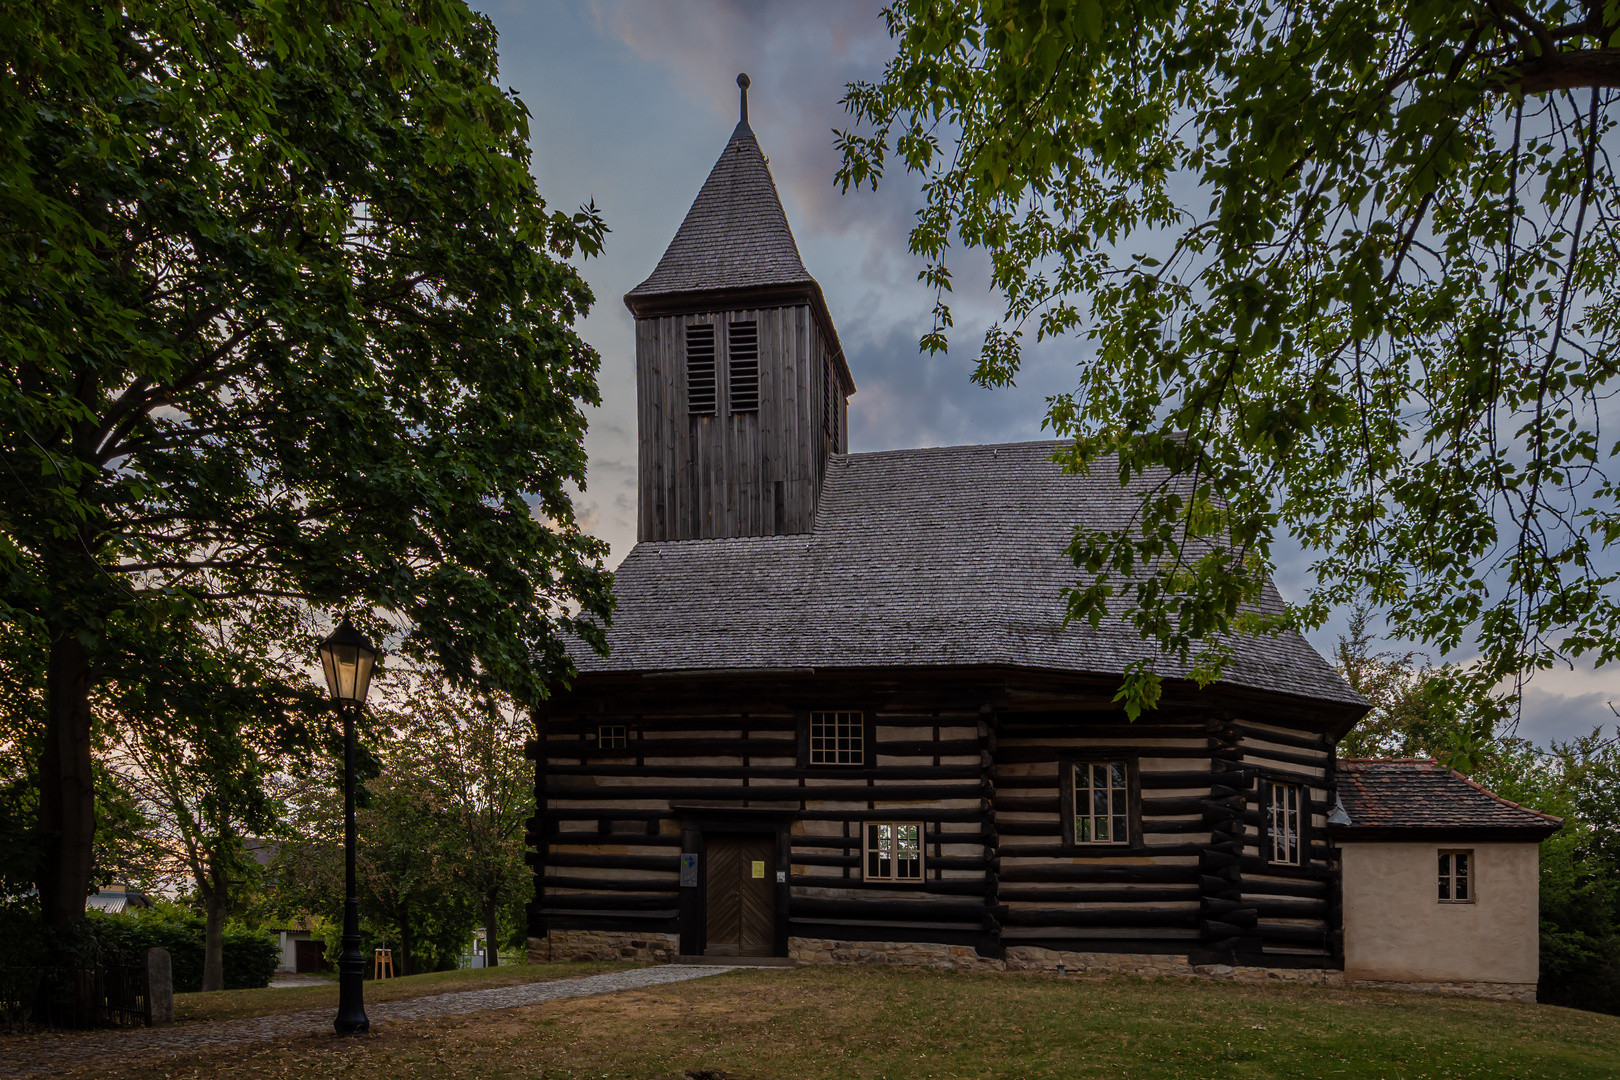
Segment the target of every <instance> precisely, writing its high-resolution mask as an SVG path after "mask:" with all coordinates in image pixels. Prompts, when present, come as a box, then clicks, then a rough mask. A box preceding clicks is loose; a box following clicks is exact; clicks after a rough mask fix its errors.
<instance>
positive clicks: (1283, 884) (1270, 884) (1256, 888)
mask: <svg viewBox="0 0 1620 1080" xmlns="http://www.w3.org/2000/svg"><path fill="white" fill-rule="evenodd" d="M1328 890H1329V884H1328V882H1326V881H1264V880H1261V879H1260V878H1256V877H1252V876H1251V877H1248V878H1245V879H1244V881H1243V891H1244V892H1245V893H1254V894H1255V895H1258V896H1305V897H1312V898H1325V897H1326V896H1327V895H1328Z"/></svg>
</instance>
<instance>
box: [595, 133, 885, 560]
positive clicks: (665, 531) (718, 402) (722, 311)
mask: <svg viewBox="0 0 1620 1080" xmlns="http://www.w3.org/2000/svg"><path fill="white" fill-rule="evenodd" d="M624 302H625V305H626V306H627V307H628V308H629V309H630V312H631V314H633V315H634V316H635V317H636V406H637V415H636V426H637V430H638V433H639V439H638V442H639V446H638V453H637V477H638V480H637V487H638V488H639V489H640V491H639V500H638V504H637V513H636V521H637V526H636V535H637V539H638V540H641V541H661V540H706V539H719V538H731V537H745V536H770V535H777V536H783V535H795V534H800V533H808V532H810V531H812V530H813V529H814V527H815V520H816V507H817V505H818V504H819V502H820V499H821V492H822V487H823V484H824V481H825V479H826V474H827V457H828V455H829V454H830V453H841V452H843V451H844V450H846V449H847V448H848V442H849V439H848V435H847V433H846V432H845V430H844V424H845V423H846V422H847V420H846V417H847V415H848V414H847V411H846V407H845V398H846V396H847V393H853V388H852V384H851V382H850V375H849V366H848V364H847V363H846V361H845V359H844V355H843V347H842V346H841V345H840V344H839V341H838V331H837V329H836V328H835V327H834V326H833V323H832V315H831V313H830V312H829V311H828V310H827V302H826V298H825V297H823V296H822V293H821V286H819V285H817V284H816V280H815V278H813V277H811V276H810V272H809V271H808V270H806V269H805V266H804V260H803V259H802V258H800V256H799V249H798V245H797V243H795V241H794V239H793V231H792V229H791V228H789V226H788V221H787V215H786V214H785V213H784V212H783V210H782V200H781V199H780V198H779V197H778V195H777V192H776V182H775V181H774V180H773V179H772V178H771V171H770V167H769V165H768V164H767V163H766V160H765V155H764V153H763V152H762V151H761V150H760V147H759V141H758V139H756V138H755V136H754V132H753V130H752V129H751V128H749V126H748V124H747V122H746V120H744V121H743V122H742V123H739V124H738V125H737V127H736V130H734V131H733V132H732V133H731V139H730V140H729V141H728V142H727V144H726V149H725V152H724V153H722V154H721V155H720V157H719V159H718V160H717V161H716V162H715V165H714V169H713V170H712V171H711V172H710V174H709V178H708V179H707V180H705V181H704V183H703V187H702V189H701V190H700V191H699V192H698V195H697V198H696V199H695V200H693V202H692V206H691V209H690V210H688V211H687V214H686V217H685V219H684V220H682V222H681V226H680V228H679V229H678V230H677V231H676V234H675V237H674V239H673V240H671V241H670V244H669V247H668V248H667V249H666V250H665V251H664V255H663V257H662V258H661V259H659V261H658V265H657V267H655V268H654V269H653V272H652V274H651V275H650V276H648V278H647V280H645V281H643V282H642V283H641V284H639V285H637V286H636V287H635V288H634V289H632V290H630V292H629V293H627V294H625V298H624Z"/></svg>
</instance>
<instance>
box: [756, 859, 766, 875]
mask: <svg viewBox="0 0 1620 1080" xmlns="http://www.w3.org/2000/svg"><path fill="white" fill-rule="evenodd" d="M754 876H755V877H758V878H762V877H764V876H765V864H764V863H763V862H756V863H754Z"/></svg>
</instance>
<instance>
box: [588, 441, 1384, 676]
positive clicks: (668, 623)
mask: <svg viewBox="0 0 1620 1080" xmlns="http://www.w3.org/2000/svg"><path fill="white" fill-rule="evenodd" d="M1055 446H1056V444H1055V443H1053V442H1049V441H1047V442H1031V443H1016V444H1010V445H1001V446H955V447H946V448H941V449H927V450H894V451H885V452H882V453H872V454H849V455H845V456H835V457H833V458H831V459H830V460H829V462H828V466H827V479H826V486H825V487H824V489H823V493H822V498H821V504H820V507H819V509H818V512H817V514H816V521H815V526H814V530H813V531H812V532H809V533H804V534H800V535H792V536H769V537H745V538H736V539H719V540H686V541H678V542H646V543H641V544H637V545H636V547H635V548H634V549H633V550H632V551H631V552H630V554H629V555H628V556H627V557H626V558H625V560H624V562H623V564H622V565H621V566H620V567H619V569H618V571H617V574H616V579H615V586H614V587H615V591H616V592H617V594H618V600H619V604H618V609H617V611H616V613H615V615H614V621H613V627H612V629H611V631H610V632H609V634H608V640H609V642H610V643H611V645H612V652H611V654H610V655H609V656H608V657H607V658H606V659H603V658H600V657H597V656H595V655H580V654H582V653H585V652H586V650H584V649H578V648H576V649H575V650H574V652H575V656H576V662H577V663H578V665H579V667H580V670H581V671H584V672H609V671H618V672H638V671H678V670H693V669H709V670H714V669H749V668H752V669H761V668H764V669H781V668H813V667H822V668H849V667H891V666H917V667H936V666H958V665H1007V666H1017V667H1027V668H1037V669H1046V670H1055V671H1065V672H1081V673H1091V674H1102V675H1114V674H1119V673H1121V672H1123V670H1124V668H1125V665H1126V664H1128V663H1130V662H1131V661H1133V660H1136V659H1138V658H1140V657H1142V656H1145V655H1150V653H1151V651H1152V649H1153V646H1152V645H1150V644H1149V643H1147V642H1144V641H1143V640H1142V639H1141V638H1140V636H1139V635H1138V634H1137V633H1136V631H1135V630H1134V629H1133V628H1132V627H1131V626H1130V625H1129V624H1128V623H1126V622H1125V621H1124V620H1123V619H1117V618H1116V619H1107V620H1104V621H1103V623H1102V624H1101V625H1100V626H1098V627H1095V628H1093V627H1091V626H1090V625H1089V624H1079V625H1071V626H1068V627H1064V625H1063V616H1064V610H1065V601H1064V597H1063V594H1062V590H1063V589H1064V587H1066V586H1069V585H1072V584H1073V583H1074V581H1075V579H1076V576H1077V572H1076V570H1075V567H1074V565H1073V563H1072V562H1070V560H1069V559H1068V557H1067V556H1066V555H1065V554H1064V548H1065V546H1066V545H1067V544H1068V542H1069V540H1070V537H1071V535H1072V530H1073V529H1074V527H1075V526H1076V525H1077V524H1080V523H1085V524H1086V525H1089V526H1091V527H1101V528H1108V527H1116V526H1121V525H1124V524H1127V523H1128V522H1129V521H1130V520H1131V515H1132V511H1133V509H1134V507H1135V506H1136V505H1137V504H1136V500H1135V496H1134V495H1132V494H1131V493H1130V492H1127V491H1122V490H1121V489H1120V487H1119V484H1118V481H1117V479H1116V478H1115V477H1116V474H1115V473H1114V472H1113V471H1112V470H1109V469H1107V468H1105V467H1099V468H1097V469H1095V470H1094V471H1093V474H1092V475H1091V476H1089V477H1086V476H1076V475H1070V474H1065V473H1064V472H1063V471H1062V470H1061V469H1060V468H1059V467H1058V466H1057V465H1056V464H1054V463H1053V462H1052V460H1051V457H1052V452H1053V450H1054V448H1055ZM1281 603H1282V601H1281V599H1280V597H1278V595H1277V594H1276V591H1275V590H1274V589H1268V590H1267V596H1266V600H1265V604H1266V606H1268V607H1272V608H1278V607H1280V605H1281ZM1156 669H1157V670H1158V671H1159V672H1160V673H1161V674H1163V675H1166V676H1169V677H1178V676H1182V675H1185V674H1186V672H1185V670H1184V669H1183V668H1181V667H1180V666H1178V665H1177V664H1175V663H1174V662H1172V661H1170V660H1169V659H1168V658H1161V659H1160V660H1159V661H1158V662H1157V665H1156ZM1223 681H1225V682H1227V683H1231V684H1234V685H1237V686H1242V687H1248V688H1254V689H1261V690H1270V691H1279V692H1283V693H1287V694H1293V695H1298V696H1302V697H1307V698H1314V699H1318V700H1325V701H1331V702H1337V703H1342V704H1345V705H1351V706H1355V705H1365V702H1364V701H1363V700H1362V699H1361V698H1360V697H1359V696H1358V695H1357V694H1356V693H1355V692H1354V691H1353V690H1351V689H1350V687H1349V686H1348V685H1346V684H1345V682H1344V680H1343V679H1341V678H1340V677H1339V676H1338V674H1337V673H1336V672H1335V671H1334V670H1333V669H1332V668H1331V667H1330V666H1329V665H1328V663H1327V662H1326V661H1325V660H1323V659H1322V657H1321V656H1320V655H1319V654H1318V653H1317V652H1316V651H1315V650H1314V649H1312V648H1311V646H1310V645H1309V644H1308V643H1307V642H1306V641H1305V640H1304V639H1303V638H1301V637H1300V636H1299V635H1297V634H1292V633H1289V634H1284V635H1281V636H1280V637H1275V638H1273V637H1260V638H1244V639H1241V640H1239V641H1238V643H1237V646H1236V656H1235V658H1234V660H1233V661H1232V663H1231V664H1230V665H1229V666H1228V668H1227V671H1226V674H1225V677H1224V680H1223Z"/></svg>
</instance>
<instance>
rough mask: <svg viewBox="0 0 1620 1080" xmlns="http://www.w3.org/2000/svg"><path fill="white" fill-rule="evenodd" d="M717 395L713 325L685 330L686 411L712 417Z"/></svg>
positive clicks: (697, 326)
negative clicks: (715, 395)
mask: <svg viewBox="0 0 1620 1080" xmlns="http://www.w3.org/2000/svg"><path fill="white" fill-rule="evenodd" d="M714 394H715V388H714V326H713V324H711V323H693V324H692V325H691V326H688V327H687V328H686V411H687V412H689V413H691V414H692V415H693V416H713V415H714Z"/></svg>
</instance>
